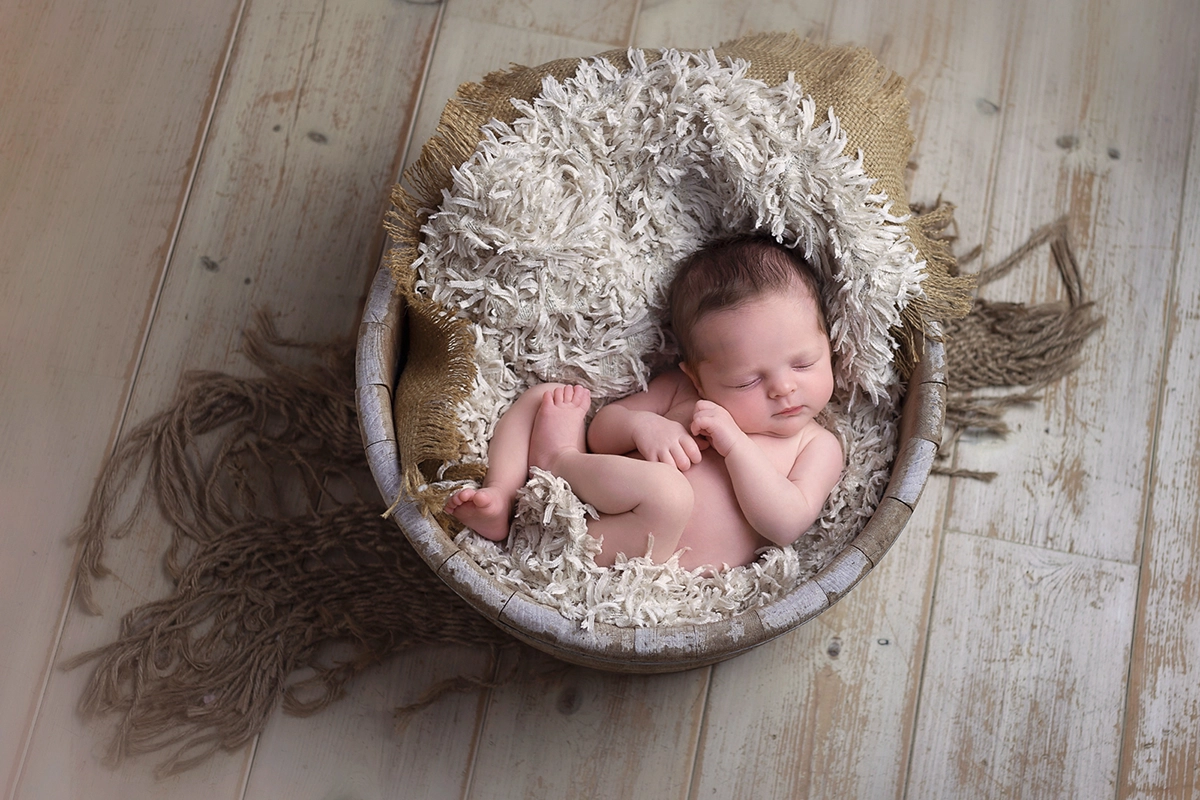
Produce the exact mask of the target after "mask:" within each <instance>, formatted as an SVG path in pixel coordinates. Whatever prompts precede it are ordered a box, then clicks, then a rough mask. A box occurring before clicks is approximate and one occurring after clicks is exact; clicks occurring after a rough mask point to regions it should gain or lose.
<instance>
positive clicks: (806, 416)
mask: <svg viewBox="0 0 1200 800" xmlns="http://www.w3.org/2000/svg"><path fill="white" fill-rule="evenodd" d="M693 340H694V342H695V344H696V345H697V348H696V349H697V351H698V352H699V353H700V354H701V355H702V357H703V360H702V361H700V362H699V363H698V364H695V365H694V366H693V367H691V368H687V367H685V369H684V371H685V372H686V373H687V374H688V377H689V378H691V379H692V382H693V383H694V384H696V389H697V391H699V393H700V396H701V397H702V398H704V399H706V400H711V401H713V402H714V403H717V404H718V405H721V406H723V407H724V408H725V410H727V411H728V412H729V413H730V415H731V416H732V417H733V419H734V421H735V422H737V424H738V427H739V428H741V429H742V430H743V431H745V432H746V433H760V434H766V435H769V436H779V437H789V436H794V435H796V434H797V433H799V432H800V430H801V429H802V428H803V427H804V426H805V425H806V424H808V422H809V421H810V420H812V418H813V417H815V416H816V415H817V414H818V413H819V412H820V411H821V409H823V408H824V407H825V404H826V403H828V402H829V398H830V396H831V395H832V394H833V369H832V366H831V364H830V352H829V337H828V336H826V335H825V333H824V332H823V331H822V330H821V326H820V323H819V322H818V317H817V308H816V303H815V301H814V300H813V298H812V297H811V296H809V294H808V292H807V291H806V290H805V289H804V288H803V287H801V286H799V285H797V286H794V287H792V288H790V289H788V290H785V291H781V292H773V293H770V294H765V295H762V296H761V297H757V298H755V299H754V300H751V301H750V302H748V303H746V304H744V305H741V306H738V307H737V308H731V309H724V310H721V311H714V312H712V313H710V314H705V315H704V316H703V317H701V319H700V320H699V321H698V323H697V325H696V329H695V331H693Z"/></svg>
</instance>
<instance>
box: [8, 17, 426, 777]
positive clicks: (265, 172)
mask: <svg viewBox="0 0 1200 800" xmlns="http://www.w3.org/2000/svg"><path fill="white" fill-rule="evenodd" d="M437 15H438V9H437V8H435V7H430V6H423V5H416V4H379V3H376V2H373V1H372V0H357V2H344V3H339V4H336V5H326V4H324V3H322V2H317V0H313V1H312V2H307V3H304V2H301V3H297V2H291V0H287V1H283V0H277V1H274V2H272V1H271V0H265V1H264V2H256V3H254V4H252V5H251V6H250V7H249V8H248V10H247V13H246V18H245V20H244V22H243V24H242V27H241V30H240V34H239V37H238V41H237V47H236V50H235V53H234V58H233V61H232V64H231V67H230V72H229V76H228V78H227V81H226V84H225V87H224V90H223V92H222V94H221V97H220V99H219V103H218V106H217V109H216V112H215V117H214V122H213V134H212V136H211V137H210V141H209V142H208V144H207V146H206V148H205V152H204V157H203V161H202V163H201V166H200V169H199V172H198V176H197V180H196V186H195V189H194V191H193V193H192V196H191V198H190V202H189V204H188V208H187V212H186V215H185V217H184V224H183V227H182V229H181V231H180V234H179V239H178V243H177V245H176V247H175V250H174V256H173V258H172V260H171V264H170V268H169V270H168V274H167V278H166V281H165V285H164V288H163V291H162V296H161V299H160V300H159V303H158V308H157V314H156V316H155V319H154V324H153V326H152V328H151V332H150V336H149V340H148V342H147V346H146V354H145V358H144V360H143V362H142V364H141V368H140V370H139V372H138V374H137V377H136V384H135V387H134V392H133V396H132V399H131V402H130V420H131V421H133V422H136V421H137V420H141V419H144V418H145V417H146V416H148V415H149V414H151V413H152V412H154V411H155V410H157V409H158V408H160V407H161V406H162V405H163V404H164V403H165V402H166V401H167V400H168V399H169V398H170V397H171V396H172V394H173V393H174V391H175V386H176V383H177V381H178V379H179V376H180V374H181V372H183V371H184V370H187V369H193V368H198V367H203V368H211V369H220V370H224V371H228V372H247V371H248V368H247V366H246V364H245V362H244V359H242V358H241V357H240V356H239V355H238V349H239V340H240V332H241V331H242V329H243V328H244V327H245V326H246V325H247V324H248V323H249V322H250V320H251V319H252V315H253V313H254V310H255V308H256V307H259V306H266V307H268V308H270V309H272V310H273V311H275V312H276V313H278V314H280V315H281V317H282V319H281V320H280V323H279V324H280V330H281V331H283V332H284V333H285V334H288V335H295V336H299V337H303V338H312V339H325V338H329V337H332V336H335V335H336V336H349V335H351V334H352V332H353V330H354V328H355V327H356V322H357V320H356V317H357V307H358V305H359V302H360V300H361V296H362V294H363V291H364V289H365V286H366V284H367V281H368V280H369V277H370V276H371V275H372V274H373V272H374V268H375V266H376V264H377V259H378V255H379V248H380V245H381V242H382V236H381V234H380V218H381V215H382V212H383V209H384V205H385V202H386V197H387V194H388V191H389V189H390V185H391V182H392V180H393V178H394V175H395V174H396V172H397V170H398V165H399V160H400V156H401V152H402V150H403V146H404V142H405V140H406V133H407V130H408V128H409V125H410V121H411V117H412V111H413V107H414V106H415V103H416V97H417V89H418V87H419V81H420V77H421V76H422V75H423V73H424V66H425V61H426V58H427V57H428V53H429V50H430V48H431V46H432V37H433V34H434V30H435V24H436V20H437ZM172 92H173V89H171V88H170V86H169V83H168V86H167V90H166V91H164V95H165V96H170V95H171V93H172ZM162 545H163V541H162V536H161V532H160V531H157V530H155V529H154V526H153V525H147V526H143V527H142V529H140V530H138V531H135V532H134V533H133V534H132V535H131V536H130V538H129V539H127V540H123V541H121V542H119V543H115V544H114V546H113V547H112V548H111V550H110V552H109V558H108V563H109V564H110V565H111V566H112V567H113V568H114V572H115V575H114V577H113V578H112V579H110V580H107V581H103V582H101V583H100V584H99V586H98V587H97V588H98V593H97V599H98V600H99V602H100V603H101V605H102V606H103V608H104V609H105V610H106V612H107V616H106V617H105V618H104V619H103V620H101V621H96V620H92V619H88V618H85V617H81V616H80V615H79V614H78V613H75V612H72V613H71V615H70V616H69V618H68V619H67V621H66V625H65V630H64V634H63V640H62V648H61V649H62V653H63V654H64V655H67V656H69V655H73V654H75V653H78V652H80V651H82V650H85V649H87V648H88V647H90V646H93V645H96V644H98V643H100V642H103V641H106V640H108V639H109V638H110V637H112V636H113V635H114V634H115V632H116V617H117V614H118V612H119V611H120V610H122V609H125V608H129V607H130V606H132V605H134V604H137V603H140V602H144V601H146V600H148V599H152V598H155V597H158V596H161V595H162V594H163V593H164V592H165V591H166V587H165V586H164V580H163V577H162V575H161V571H162V568H161V566H160V563H161V557H162ZM85 678H86V670H79V671H76V672H72V673H68V674H58V673H56V674H54V675H53V676H52V678H51V680H50V683H49V686H48V690H47V694H46V699H45V702H44V704H43V707H42V713H41V716H40V718H39V720H38V724H37V727H36V730H35V732H34V739H33V744H32V746H31V748H30V756H29V760H28V766H27V769H26V774H25V780H24V782H23V784H22V786H21V794H20V796H22V797H30V798H42V797H74V796H83V795H84V794H86V795H87V796H88V797H92V798H105V797H131V796H132V797H148V796H156V795H159V794H160V793H161V794H163V795H169V796H171V797H180V798H184V797H205V798H211V797H214V796H216V797H221V796H238V795H240V793H241V788H242V787H241V782H242V780H243V778H244V775H245V772H246V762H247V761H248V759H249V757H250V755H251V751H250V750H249V749H243V751H242V752H240V753H235V754H233V755H231V756H226V757H218V758H217V759H215V760H214V761H213V762H210V763H209V764H208V765H206V766H205V767H203V768H201V769H198V770H196V771H194V772H191V773H187V774H185V775H183V776H181V777H180V778H178V779H176V780H173V781H171V782H168V783H165V784H158V783H155V781H154V778H153V776H152V775H151V774H150V773H149V768H148V767H149V766H150V765H152V764H153V763H155V761H156V759H155V758H154V757H153V756H152V757H149V758H142V759H138V760H137V761H134V762H130V763H129V764H128V765H127V766H126V767H125V768H124V769H122V770H119V771H115V772H114V771H110V770H108V769H105V768H103V767H102V766H100V765H99V764H98V762H97V758H96V756H97V751H98V750H99V749H100V745H99V742H100V739H99V736H100V734H101V733H102V732H103V731H105V730H106V725H105V723H106V722H107V721H100V722H99V723H96V724H89V725H87V726H86V727H82V726H81V725H80V723H79V721H78V720H77V719H76V716H75V713H74V704H75V701H76V699H77V698H78V696H79V693H80V689H81V687H82V684H83V681H84V679H85ZM347 713H351V712H347ZM64 765H66V766H65V768H64Z"/></svg>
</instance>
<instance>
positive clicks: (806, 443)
mask: <svg viewBox="0 0 1200 800" xmlns="http://www.w3.org/2000/svg"><path fill="white" fill-rule="evenodd" d="M792 441H793V445H794V447H795V460H794V462H793V466H794V467H800V466H806V467H813V466H821V467H828V468H829V469H835V468H836V469H837V470H838V471H839V472H840V471H841V470H842V468H843V467H844V466H845V464H844V457H843V454H842V443H841V440H839V439H838V437H837V434H835V433H833V432H832V431H830V430H829V429H828V428H826V427H825V426H824V425H822V424H821V423H819V422H817V421H816V420H810V421H809V423H808V424H807V425H805V426H804V427H803V428H802V429H801V430H800V432H799V433H797V434H796V436H795V437H794V438H793V440H792Z"/></svg>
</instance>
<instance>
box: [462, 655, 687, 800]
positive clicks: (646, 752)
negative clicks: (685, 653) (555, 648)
mask: <svg viewBox="0 0 1200 800" xmlns="http://www.w3.org/2000/svg"><path fill="white" fill-rule="evenodd" d="M707 677H708V670H707V669H700V670H692V671H690V672H682V673H674V674H669V675H654V676H645V675H615V674H612V673H604V672H597V671H595V670H589V669H584V668H583V667H569V666H565V665H562V666H560V665H558V664H557V663H556V662H553V661H551V660H550V659H548V658H547V657H545V656H540V655H537V654H534V653H532V652H529V653H527V654H526V655H525V658H524V663H523V664H522V667H521V669H520V670H519V671H518V673H517V677H516V679H515V680H513V681H512V683H510V684H508V685H505V686H502V687H501V688H499V689H497V690H495V691H493V693H492V698H491V702H490V703H489V705H488V710H487V720H486V724H485V725H484V727H483V732H482V734H481V736H480V741H479V753H478V755H477V757H476V760H475V768H474V774H473V775H472V779H471V787H470V793H469V796H470V797H474V798H481V800H482V799H483V798H510V797H512V798H516V797H539V798H541V797H544V798H559V797H587V798H596V800H603V798H646V800H652V799H653V800H660V799H665V798H680V799H681V800H682V798H685V797H687V788H688V777H689V775H690V773H691V769H692V762H693V758H694V756H695V747H696V734H697V732H698V731H699V727H700V716H701V713H702V712H703V709H704V696H705V689H706V688H707Z"/></svg>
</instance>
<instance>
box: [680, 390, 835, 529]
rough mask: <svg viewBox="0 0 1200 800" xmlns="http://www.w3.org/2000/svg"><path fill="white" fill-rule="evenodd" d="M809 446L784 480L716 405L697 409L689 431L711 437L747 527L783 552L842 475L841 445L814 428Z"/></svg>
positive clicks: (809, 522) (816, 513) (704, 403)
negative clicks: (723, 461) (721, 459)
mask: <svg viewBox="0 0 1200 800" xmlns="http://www.w3.org/2000/svg"><path fill="white" fill-rule="evenodd" d="M812 425H813V429H812V431H811V434H810V435H809V438H808V441H807V442H806V443H805V444H804V446H803V448H802V449H801V451H800V453H799V454H798V455H797V456H796V460H795V462H794V463H793V465H792V468H791V470H790V471H789V473H788V474H787V475H783V474H781V473H780V472H778V471H777V470H776V469H775V467H774V465H773V464H771V462H770V461H769V460H768V459H767V456H766V454H765V453H763V451H762V449H761V448H760V447H759V446H758V445H757V444H756V443H755V442H754V440H753V439H751V438H750V437H749V436H747V435H746V434H745V433H743V432H742V431H741V430H740V429H739V428H738V427H737V424H736V423H735V422H734V421H733V418H732V417H731V416H729V412H728V411H726V410H725V409H724V408H722V407H721V406H719V405H717V404H716V403H710V402H708V401H706V400H701V401H700V402H699V403H697V404H696V415H695V418H694V420H693V423H692V430H693V432H695V433H697V434H703V435H705V436H706V437H708V438H709V440H710V441H711V442H712V445H713V447H715V448H716V450H717V452H718V453H720V454H721V455H722V456H724V457H725V467H726V469H728V470H729V478H730V480H731V481H732V482H733V491H734V494H735V495H736V496H737V500H738V505H739V506H740V507H741V509H742V514H744V515H745V517H746V521H747V522H749V523H750V527H752V528H754V530H756V531H758V533H759V534H760V535H761V536H763V537H764V538H766V539H768V540H769V541H771V542H774V543H775V544H777V545H779V546H781V547H785V546H787V545H790V544H791V543H792V542H794V541H796V539H797V538H799V536H800V534H802V533H804V532H805V531H806V530H808V528H809V526H810V525H812V524H813V523H814V522H815V521H816V520H817V517H819V516H820V515H821V509H822V508H824V506H825V500H826V499H827V498H828V497H829V493H830V492H831V491H833V487H834V486H836V485H837V482H838V480H839V479H840V478H841V475H842V446H841V444H840V443H839V442H838V439H837V437H836V436H834V435H833V434H832V433H830V432H829V431H827V430H825V429H824V428H822V427H821V426H820V425H817V424H816V423H813V424H812Z"/></svg>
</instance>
